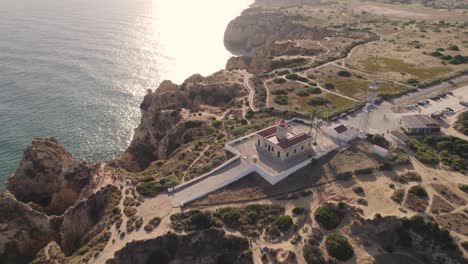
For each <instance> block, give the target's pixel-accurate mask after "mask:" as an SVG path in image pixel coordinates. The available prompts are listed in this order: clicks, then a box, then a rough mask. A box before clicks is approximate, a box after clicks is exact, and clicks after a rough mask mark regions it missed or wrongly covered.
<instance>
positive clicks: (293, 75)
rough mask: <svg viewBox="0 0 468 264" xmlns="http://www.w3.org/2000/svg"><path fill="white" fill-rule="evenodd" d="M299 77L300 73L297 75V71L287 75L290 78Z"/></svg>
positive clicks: (295, 78)
mask: <svg viewBox="0 0 468 264" xmlns="http://www.w3.org/2000/svg"><path fill="white" fill-rule="evenodd" d="M297 78H299V75H297V74H296V73H291V74H288V75H286V79H288V80H297Z"/></svg>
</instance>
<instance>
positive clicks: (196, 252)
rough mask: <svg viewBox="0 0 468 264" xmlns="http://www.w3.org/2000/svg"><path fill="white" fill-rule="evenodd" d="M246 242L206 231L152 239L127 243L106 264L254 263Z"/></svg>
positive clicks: (217, 231) (221, 233) (213, 231)
mask: <svg viewBox="0 0 468 264" xmlns="http://www.w3.org/2000/svg"><path fill="white" fill-rule="evenodd" d="M247 249H249V243H248V241H247V239H245V238H240V237H236V236H231V235H225V232H224V231H223V230H217V229H209V230H205V231H200V232H195V233H191V234H188V235H183V236H178V235H175V234H172V233H168V234H166V235H164V236H160V237H157V238H154V239H149V240H141V241H136V242H130V243H128V244H127V246H125V247H124V248H123V249H121V250H119V251H117V252H116V253H115V257H114V258H113V259H110V260H108V261H107V262H106V263H107V264H121V263H122V264H123V263H132V264H145V263H169V262H170V263H193V264H202V263H233V264H237V263H239V264H240V263H243V264H248V263H253V259H252V256H251V255H248V254H243V252H245V251H246V250H247Z"/></svg>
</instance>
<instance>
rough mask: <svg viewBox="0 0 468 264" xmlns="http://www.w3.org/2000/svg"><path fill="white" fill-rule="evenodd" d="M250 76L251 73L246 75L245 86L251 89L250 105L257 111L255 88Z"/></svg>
mask: <svg viewBox="0 0 468 264" xmlns="http://www.w3.org/2000/svg"><path fill="white" fill-rule="evenodd" d="M250 77H251V75H248V74H245V75H244V87H246V88H247V89H248V90H249V106H250V109H252V111H254V112H256V111H258V109H257V108H255V88H254V87H252V85H251V84H250ZM265 88H266V87H265Z"/></svg>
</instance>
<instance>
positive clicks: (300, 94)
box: [296, 90, 309, 97]
mask: <svg viewBox="0 0 468 264" xmlns="http://www.w3.org/2000/svg"><path fill="white" fill-rule="evenodd" d="M296 95H297V96H303V97H305V96H309V93H308V92H307V91H304V90H300V91H299V92H297V93H296Z"/></svg>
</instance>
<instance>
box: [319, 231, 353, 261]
mask: <svg viewBox="0 0 468 264" xmlns="http://www.w3.org/2000/svg"><path fill="white" fill-rule="evenodd" d="M325 247H326V248H327V252H328V254H329V255H330V256H332V257H334V258H336V259H338V260H342V261H345V260H348V259H350V258H351V257H352V256H353V255H354V250H353V247H352V246H351V244H350V243H349V241H348V239H347V238H346V237H344V236H343V235H342V234H340V233H338V232H335V233H331V234H330V235H328V236H327V238H326V239H325Z"/></svg>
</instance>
